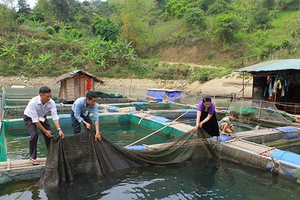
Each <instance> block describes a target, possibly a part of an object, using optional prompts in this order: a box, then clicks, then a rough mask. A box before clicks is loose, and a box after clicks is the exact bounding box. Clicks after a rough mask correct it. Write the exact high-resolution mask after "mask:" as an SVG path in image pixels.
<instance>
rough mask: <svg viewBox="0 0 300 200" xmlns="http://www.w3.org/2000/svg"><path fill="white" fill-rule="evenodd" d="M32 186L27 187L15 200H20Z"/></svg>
mask: <svg viewBox="0 0 300 200" xmlns="http://www.w3.org/2000/svg"><path fill="white" fill-rule="evenodd" d="M33 186H34V184H33V185H31V186H29V187H28V188H26V190H25V191H23V192H22V193H21V194H19V195H18V196H17V197H16V198H15V199H20V198H21V197H22V196H23V194H24V193H25V192H27V191H28V190H30V189H31V188H32V187H33Z"/></svg>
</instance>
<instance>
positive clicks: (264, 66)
mask: <svg viewBox="0 0 300 200" xmlns="http://www.w3.org/2000/svg"><path fill="white" fill-rule="evenodd" d="M287 70H300V59H285V60H270V61H266V62H262V63H258V64H255V65H251V66H248V67H243V68H240V69H238V70H236V71H237V72H249V73H258V72H272V71H273V72H274V71H287Z"/></svg>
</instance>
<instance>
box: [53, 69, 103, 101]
mask: <svg viewBox="0 0 300 200" xmlns="http://www.w3.org/2000/svg"><path fill="white" fill-rule="evenodd" d="M56 82H57V83H58V82H60V89H59V93H58V97H59V98H61V99H63V100H65V101H67V102H72V101H75V100H76V99H77V98H79V97H82V96H85V94H86V92H87V91H90V90H91V91H94V89H95V82H99V83H101V84H103V83H104V82H103V81H101V80H100V79H99V78H98V77H96V76H94V75H92V74H90V73H88V72H85V71H82V70H75V71H72V72H68V73H66V74H63V75H61V76H59V77H57V78H56Z"/></svg>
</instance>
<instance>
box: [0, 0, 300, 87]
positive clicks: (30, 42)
mask: <svg viewBox="0 0 300 200" xmlns="http://www.w3.org/2000/svg"><path fill="white" fill-rule="evenodd" d="M22 2H23V1H18V3H19V4H20V5H18V6H19V7H18V9H16V8H13V9H11V8H8V7H6V6H4V5H1V4H0V8H1V9H0V16H1V18H0V32H1V33H0V56H1V59H0V76H9V77H10V76H16V77H21V76H25V77H30V78H33V77H43V76H48V77H57V76H59V75H61V74H63V73H66V72H69V71H73V70H77V69H79V70H85V71H88V72H90V73H92V74H94V75H96V76H99V77H106V78H132V77H134V78H139V79H159V80H178V79H179V80H188V81H189V82H195V81H199V82H201V83H204V82H207V81H210V80H213V79H216V78H220V77H224V76H225V77H226V76H228V75H229V74H231V73H232V72H233V71H234V70H236V69H238V68H240V67H244V66H248V65H252V64H255V63H259V62H263V61H266V60H270V59H286V58H299V57H300V48H299V42H300V23H299V17H298V16H299V14H300V5H299V3H297V1H296V0H291V1H265V0H246V1H242V0H231V1H227V0H226V1H225V0H196V1H190V0H172V1H171V0H166V1H159V0H157V1H154V4H152V1H151V2H149V1H137V0H128V1H126V4H124V1H123V0H113V1H107V2H102V1H100V0H95V1H91V2H88V1H86V2H78V1H76V0H70V1H66V0H61V1H60V2H62V3H70V4H72V6H69V7H68V6H67V7H63V8H62V7H61V6H60V4H58V3H57V1H53V0H49V1H39V4H38V5H37V6H36V7H35V8H33V9H32V10H31V9H30V8H27V7H26V5H23V4H21V3H22ZM24 6H25V7H24ZM75 11H76V12H75ZM174 63H176V64H174ZM198 65H200V66H206V67H197V66H198ZM211 66H215V67H211Z"/></svg>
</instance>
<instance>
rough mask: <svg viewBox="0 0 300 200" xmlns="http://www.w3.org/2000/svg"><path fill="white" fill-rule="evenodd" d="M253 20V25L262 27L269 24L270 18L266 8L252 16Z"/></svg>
mask: <svg viewBox="0 0 300 200" xmlns="http://www.w3.org/2000/svg"><path fill="white" fill-rule="evenodd" d="M253 19H254V23H255V24H257V25H259V26H262V25H267V24H268V23H269V21H270V20H271V16H270V15H269V11H268V10H267V9H266V8H262V9H260V10H258V11H256V12H255V13H254V14H253Z"/></svg>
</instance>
